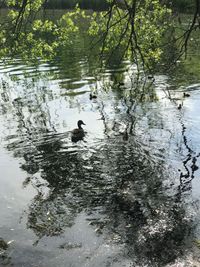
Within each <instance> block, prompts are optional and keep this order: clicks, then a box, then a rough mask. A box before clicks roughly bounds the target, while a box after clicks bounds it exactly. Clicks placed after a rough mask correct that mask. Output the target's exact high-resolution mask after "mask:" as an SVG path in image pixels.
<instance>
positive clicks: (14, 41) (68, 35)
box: [0, 0, 85, 60]
mask: <svg viewBox="0 0 200 267" xmlns="http://www.w3.org/2000/svg"><path fill="white" fill-rule="evenodd" d="M22 3H23V1H19V0H18V1H17V3H16V2H15V1H14V0H12V1H10V0H9V1H8V2H7V5H8V6H9V8H10V10H9V12H8V17H7V21H6V24H4V28H3V29H2V30H1V31H0V37H1V38H0V56H13V55H20V56H22V57H23V58H24V59H27V60H30V59H38V58H43V59H45V60H50V59H52V58H53V57H55V56H56V54H57V51H58V50H60V49H61V47H62V46H66V45H67V44H70V45H72V42H73V40H74V38H73V35H74V34H75V33H76V32H77V31H78V27H77V25H76V22H77V20H78V19H79V18H80V17H82V18H85V13H84V12H83V11H81V10H80V9H79V8H78V7H76V8H75V9H74V10H73V11H71V12H67V13H66V14H64V15H63V16H62V17H61V18H60V19H59V20H57V21H56V22H53V21H51V20H47V19H37V18H36V19H34V18H33V15H34V14H36V12H38V11H39V9H40V8H41V6H42V4H43V1H41V0H37V1H34V4H33V5H32V2H31V1H27V5H26V6H25V7H24V11H23V13H20V10H18V9H17V10H16V9H15V8H12V7H14V6H16V4H17V5H18V6H21V8H23V5H22Z"/></svg>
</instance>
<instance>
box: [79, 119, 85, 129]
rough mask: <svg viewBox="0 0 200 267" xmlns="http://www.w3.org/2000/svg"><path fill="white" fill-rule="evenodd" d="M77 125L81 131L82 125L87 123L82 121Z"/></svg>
mask: <svg viewBox="0 0 200 267" xmlns="http://www.w3.org/2000/svg"><path fill="white" fill-rule="evenodd" d="M77 125H78V128H79V129H81V128H82V127H81V125H85V123H84V122H83V121H82V120H79V121H78V122H77Z"/></svg>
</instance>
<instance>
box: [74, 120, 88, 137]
mask: <svg viewBox="0 0 200 267" xmlns="http://www.w3.org/2000/svg"><path fill="white" fill-rule="evenodd" d="M77 125H78V128H76V129H74V130H73V131H72V136H71V140H72V142H78V141H79V140H82V139H83V137H84V136H85V133H84V130H83V128H82V125H85V123H84V122H83V121H82V120H79V121H78V122H77Z"/></svg>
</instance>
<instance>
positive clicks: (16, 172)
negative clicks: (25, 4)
mask: <svg viewBox="0 0 200 267" xmlns="http://www.w3.org/2000/svg"><path fill="white" fill-rule="evenodd" d="M81 49H83V46H81V45H79V44H78V45H77V47H72V48H71V50H70V51H69V50H67V51H63V52H62V57H60V58H58V59H57V60H55V61H54V62H50V63H44V62H42V61H39V62H38V64H37V65H34V64H27V63H25V62H23V60H21V59H15V60H14V59H12V60H11V59H5V60H4V61H1V62H0V79H1V82H0V128H1V131H0V159H1V160H0V165H1V175H0V185H1V186H0V198H1V201H0V218H1V220H0V266H18V267H22V266H28V267H29V266H37V267H47V266H48V267H51V266H52V267H53V266H61V267H62V266H63V267H64V266H67V267H72V266H73V267H74V266H76V267H82V266H87V267H90V266H91V267H95V266H98V267H99V266H106V267H108V266H114V267H117V266H120V267H122V266H126V267H129V266H155V267H157V266H166V267H175V266H200V259H199V248H198V247H199V240H200V220H199V218H200V217H199V216H200V214H199V197H200V183H199V174H200V173H199V156H200V143H199V131H200V124H199V112H200V105H199V102H200V80H199V77H198V74H196V73H198V71H196V72H195V71H194V69H192V70H191V72H192V73H188V72H187V65H184V66H183V68H182V69H181V68H180V69H181V71H180V69H179V71H178V68H177V72H176V73H173V74H171V76H170V75H166V74H165V75H164V74H159V75H156V76H155V80H154V79H152V78H151V77H149V79H147V80H145V79H143V78H140V79H139V80H138V79H137V77H136V75H135V74H134V66H130V65H129V62H124V63H123V64H121V65H120V66H117V65H115V64H113V65H112V66H110V67H108V68H106V69H104V70H102V73H101V74H102V75H101V77H100V78H99V77H95V76H94V73H95V71H96V69H97V68H98V67H99V66H98V65H97V62H96V60H95V57H94V58H93V57H91V56H90V57H89V56H88V55H87V53H86V52H84V51H85V50H84V51H83V50H81ZM87 51H88V50H87ZM184 70H186V71H185V72H184ZM183 73H184V75H183ZM187 74H188V76H187ZM191 77H192V78H191ZM144 89H145V90H148V92H149V93H148V94H145V96H144V97H143V98H142V99H141V92H143V91H144ZM138 90H139V92H138ZM91 92H92V94H95V95H96V96H97V98H94V99H90V93H91ZM184 93H187V94H190V96H186V95H185V96H184ZM179 107H180V108H179ZM80 119H81V120H83V121H84V123H85V124H86V125H85V126H83V128H84V130H85V137H84V138H83V140H80V141H78V142H76V143H73V142H72V141H71V131H72V129H74V128H76V127H77V126H76V125H77V121H78V120H80Z"/></svg>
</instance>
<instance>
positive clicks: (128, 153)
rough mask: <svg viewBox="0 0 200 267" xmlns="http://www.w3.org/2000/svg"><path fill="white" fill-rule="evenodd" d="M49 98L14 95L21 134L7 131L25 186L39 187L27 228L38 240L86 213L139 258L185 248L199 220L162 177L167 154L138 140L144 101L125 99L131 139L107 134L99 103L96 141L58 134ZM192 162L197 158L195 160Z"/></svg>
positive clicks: (160, 257) (150, 259) (156, 261)
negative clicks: (100, 130) (99, 130)
mask: <svg viewBox="0 0 200 267" xmlns="http://www.w3.org/2000/svg"><path fill="white" fill-rule="evenodd" d="M119 91H120V90H119ZM47 97H50V96H49V92H48V93H47V92H46V91H45V90H44V91H43V93H41V95H40V96H38V95H37V94H35V95H33V96H32V102H28V101H27V99H26V98H25V99H22V98H17V99H15V100H14V101H12V104H11V105H12V109H13V110H14V114H15V115H14V116H15V121H16V122H17V126H16V128H17V133H16V135H12V136H7V142H8V144H7V149H8V150H9V151H12V153H14V155H15V156H16V157H20V158H23V163H22V164H21V168H22V169H23V170H24V171H26V172H27V174H28V176H27V179H26V180H25V181H24V183H23V186H24V188H26V187H27V186H28V185H32V186H33V187H34V188H35V189H36V192H37V193H36V195H35V197H34V198H33V199H32V200H31V203H29V207H28V209H27V210H26V215H27V222H26V226H27V228H28V229H31V230H32V231H33V232H34V233H35V235H36V236H37V240H36V241H35V242H34V245H37V244H38V242H40V240H41V239H42V238H44V237H53V236H60V235H61V234H63V233H64V232H65V231H66V229H67V228H68V227H72V226H73V225H74V223H75V220H76V218H77V216H78V215H79V214H81V213H82V212H84V213H86V214H87V220H88V222H89V224H90V226H91V227H92V228H93V229H94V231H96V234H97V235H103V236H104V237H105V239H107V240H110V242H113V243H115V244H119V245H123V248H124V252H123V253H124V255H126V257H128V258H130V259H131V261H132V262H133V263H134V264H139V266H145V264H150V266H163V265H165V264H167V263H169V262H172V261H174V260H175V259H176V258H177V257H178V256H180V255H182V254H184V252H185V251H186V250H187V246H186V245H185V242H186V239H187V240H188V239H189V237H190V235H191V232H192V230H193V224H192V221H191V220H192V219H191V218H189V217H188V216H187V214H186V210H185V207H184V203H183V202H181V201H180V198H179V199H177V194H176V193H177V192H178V193H180V191H181V192H182V191H183V190H182V188H181V187H179V188H177V192H175V193H174V194H171V195H170V194H168V191H167V188H166V186H165V185H164V183H163V181H164V180H167V179H168V177H167V176H168V175H170V174H167V172H166V166H165V162H164V160H163V158H160V159H158V158H157V159H155V158H154V157H151V155H150V153H149V152H148V151H147V150H146V148H145V146H144V145H143V144H142V142H140V141H139V140H138V139H137V138H136V124H137V118H136V116H133V113H134V112H136V110H137V108H138V107H137V106H136V105H135V102H134V101H132V100H131V99H132V98H131V97H130V98H129V100H127V99H126V100H125V99H124V100H123V101H122V102H123V105H124V106H125V107H126V112H125V114H126V115H125V116H126V121H127V124H126V127H127V128H126V130H127V131H128V135H129V139H128V142H127V140H124V138H122V135H116V136H112V135H109V134H108V135H106V133H108V132H109V129H106V128H109V127H108V121H107V116H106V114H105V110H104V108H102V106H101V105H99V106H100V108H99V106H98V107H97V110H98V111H99V112H100V114H101V115H102V120H103V125H104V133H105V136H104V138H102V139H97V140H94V139H92V140H90V136H88V137H87V135H86V137H85V138H84V141H81V142H78V143H77V144H73V143H72V142H71V139H70V133H69V132H68V131H66V132H64V133H58V132H57V130H56V125H55V124H54V123H52V118H51V114H50V110H49V107H48V105H46V106H45V110H44V109H43V105H42V102H44V103H46V100H45V99H46V98H47ZM5 103H6V101H5ZM4 110H6V105H5V109H4ZM4 112H6V111H4ZM116 113H117V111H116ZM120 116H121V115H120ZM139 119H140V117H139ZM151 119H152V118H149V121H151ZM112 120H113V119H112ZM115 127H117V124H115V123H114V124H113V127H112V129H113V130H115ZM183 131H184V128H183ZM183 136H184V132H183ZM184 143H185V145H186V143H187V140H186V139H184ZM192 161H193V163H194V164H195V162H194V161H195V158H193V159H192ZM195 166H196V165H195ZM194 171H195V170H194ZM181 175H182V174H181ZM180 186H181V185H180ZM189 189H190V188H189ZM189 189H188V190H189ZM115 260H117V259H115Z"/></svg>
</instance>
